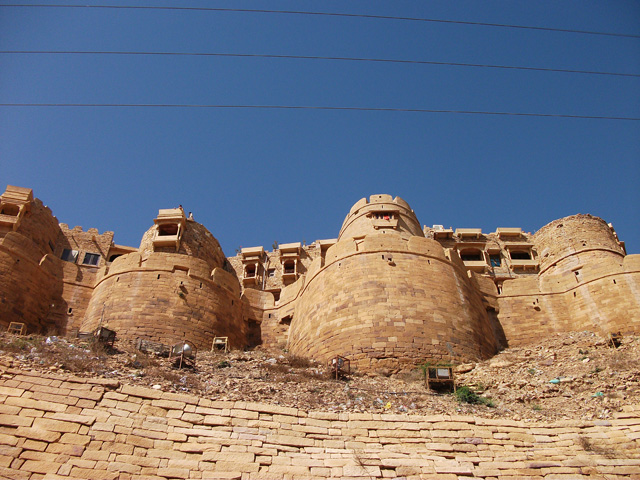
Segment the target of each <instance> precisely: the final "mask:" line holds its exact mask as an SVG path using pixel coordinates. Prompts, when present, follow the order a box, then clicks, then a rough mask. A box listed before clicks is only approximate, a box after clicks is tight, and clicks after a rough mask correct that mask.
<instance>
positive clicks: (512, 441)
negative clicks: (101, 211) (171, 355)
mask: <svg viewBox="0 0 640 480" xmlns="http://www.w3.org/2000/svg"><path fill="white" fill-rule="evenodd" d="M2 373H3V375H2V376H1V377H0V476H1V477H2V478H10V479H24V480H41V479H47V480H63V479H65V480H66V479H70V478H78V479H83V480H87V479H96V480H98V479H100V480H116V479H123V478H128V479H131V480H138V479H139V480H142V479H151V478H153V479H170V478H179V479H185V478H194V479H202V480H206V479H222V478H226V479H237V480H251V479H271V480H285V479H308V478H352V479H364V478H437V479H441V480H457V479H460V478H482V479H487V480H489V479H492V480H493V479H505V480H506V479H514V478H519V479H525V478H529V479H536V480H543V479H547V480H552V479H553V480H558V479H569V478H571V479H587V478H590V479H596V478H607V479H621V478H638V476H640V432H638V428H637V427H638V424H640V407H638V406H627V407H624V409H623V411H622V412H619V413H616V414H614V416H613V419H611V420H599V421H579V420H567V421H562V422H555V423H525V422H520V421H512V420H501V419H487V418H481V417H475V416H449V415H431V416H422V415H396V414H388V415H387V414H371V413H330V412H322V411H305V410H300V409H297V408H290V407H282V406H277V405H267V404H261V403H249V402H224V401H216V400H210V399H207V398H200V397H195V396H192V395H181V394H173V393H166V392H161V391H158V390H152V389H147V388H142V387H134V386H130V385H120V384H119V383H118V382H117V381H115V380H108V379H85V378H78V377H71V376H58V375H52V374H44V375H43V374H40V373H35V372H22V371H20V370H14V369H8V370H6V371H3V372H2ZM585 440H586V441H585Z"/></svg>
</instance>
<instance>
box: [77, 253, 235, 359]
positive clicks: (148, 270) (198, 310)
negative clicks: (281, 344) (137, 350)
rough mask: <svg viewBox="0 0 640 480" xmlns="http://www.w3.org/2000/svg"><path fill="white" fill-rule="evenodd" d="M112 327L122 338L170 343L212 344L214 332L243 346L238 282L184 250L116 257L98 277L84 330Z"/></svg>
mask: <svg viewBox="0 0 640 480" xmlns="http://www.w3.org/2000/svg"><path fill="white" fill-rule="evenodd" d="M100 324H102V325H103V326H108V327H109V328H112V329H114V330H116V331H117V332H118V336H120V337H122V338H131V339H135V338H139V337H140V338H145V339H149V340H153V341H156V342H161V343H165V344H170V343H173V342H177V341H179V340H184V339H186V340H190V341H191V342H194V343H195V344H196V346H197V347H198V348H200V349H211V344H212V341H213V338H214V337H215V336H228V337H229V343H230V345H231V346H233V347H235V348H242V347H244V346H245V342H246V335H247V327H246V322H244V321H243V316H242V302H241V301H240V287H239V285H238V283H237V279H236V278H235V277H234V276H233V275H232V274H230V273H228V272H226V271H224V270H222V269H221V268H219V267H218V268H215V269H214V270H213V272H212V271H211V270H210V269H209V265H208V264H207V262H205V261H204V260H201V259H198V258H193V257H189V256H186V255H181V254H169V253H149V254H148V256H147V257H146V258H145V259H144V260H143V258H142V256H141V255H140V254H138V253H130V254H128V255H123V256H121V257H119V258H117V259H116V260H115V261H114V262H113V264H112V265H111V268H110V269H109V272H108V273H107V274H106V275H105V276H104V277H103V278H101V279H99V280H98V282H97V285H96V287H95V290H94V293H93V296H92V298H91V301H90V303H89V307H88V309H87V313H86V316H85V320H84V322H83V324H82V330H83V331H89V330H92V329H94V328H96V327H98V325H100Z"/></svg>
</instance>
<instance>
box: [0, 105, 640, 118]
mask: <svg viewBox="0 0 640 480" xmlns="http://www.w3.org/2000/svg"><path fill="white" fill-rule="evenodd" d="M0 107H125V108H212V109H213V108H218V109H262V110H337V111H359V112H408V113H452V114H462V115H505V116H513V117H543V118H573V119H587V120H626V121H634V122H637V121H640V117H616V116H606V115H571V114H562V113H527V112H492V111H487V110H440V109H429V108H384V107H335V106H313V105H217V104H189V103H0Z"/></svg>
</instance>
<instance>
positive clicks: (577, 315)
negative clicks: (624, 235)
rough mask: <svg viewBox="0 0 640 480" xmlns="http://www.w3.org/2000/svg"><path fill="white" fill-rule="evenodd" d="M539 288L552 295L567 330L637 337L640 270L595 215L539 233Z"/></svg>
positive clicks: (558, 320) (559, 222)
mask: <svg viewBox="0 0 640 480" xmlns="http://www.w3.org/2000/svg"><path fill="white" fill-rule="evenodd" d="M534 242H535V245H536V248H537V249H538V253H539V255H540V275H539V278H540V280H539V281H540V287H541V289H542V291H543V292H545V293H552V294H555V295H552V296H551V297H552V298H553V299H554V300H553V301H554V303H553V305H552V307H553V311H554V314H555V321H556V323H557V324H558V325H562V326H563V328H564V329H565V330H579V329H581V330H592V331H594V330H595V331H601V332H602V333H604V334H607V333H611V332H618V331H623V332H638V331H640V318H639V317H638V316H637V315H636V314H635V312H638V311H639V310H640V295H639V294H638V286H640V275H639V273H638V267H639V266H640V264H639V262H638V260H637V258H638V256H636V255H629V256H627V255H625V251H624V248H623V247H622V245H621V243H620V242H619V241H618V238H617V236H616V234H615V231H614V230H613V228H612V227H611V226H610V225H609V224H607V223H606V222H605V221H604V220H602V219H601V218H598V217H595V216H592V215H572V216H570V217H565V218H561V219H559V220H555V221H553V222H551V223H549V224H547V225H545V226H544V227H542V228H541V229H540V230H538V231H537V232H536V234H535V235H534Z"/></svg>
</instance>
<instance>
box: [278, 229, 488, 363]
mask: <svg viewBox="0 0 640 480" xmlns="http://www.w3.org/2000/svg"><path fill="white" fill-rule="evenodd" d="M325 262H326V263H325V265H324V266H323V267H322V269H320V270H318V271H317V272H316V273H315V275H313V276H309V278H307V279H306V285H305V286H304V289H303V291H302V292H301V295H300V298H299V299H298V301H297V304H296V309H295V316H294V318H293V322H292V324H291V331H290V334H289V350H290V351H291V352H292V353H294V354H298V355H304V356H308V357H311V358H314V359H316V360H321V361H326V360H328V359H330V358H332V357H335V356H336V355H342V356H346V357H348V358H350V360H351V365H352V367H357V368H358V369H361V370H370V369H375V368H386V367H398V366H402V365H403V364H405V365H407V366H408V365H415V364H417V363H424V361H425V360H432V361H437V360H449V359H455V360H458V361H460V360H471V359H480V358H487V357H488V356H491V355H492V354H493V353H495V339H494V336H493V334H492V330H491V326H490V323H489V319H488V316H487V314H486V310H485V308H484V307H483V305H482V300H481V299H480V297H479V296H478V294H477V293H476V292H475V291H474V289H473V287H472V285H471V283H470V282H469V278H468V277H467V275H466V272H465V271H464V270H463V269H461V268H460V267H459V266H456V265H454V264H453V263H452V262H450V261H449V260H448V259H447V258H446V257H445V254H444V251H443V250H442V247H441V246H440V245H439V244H438V243H437V242H435V241H433V240H429V239H425V238H421V237H412V238H411V239H410V240H409V241H404V240H403V239H402V238H400V237H399V236H395V235H388V234H379V235H368V236H367V237H366V238H365V239H364V240H363V241H362V242H361V243H358V242H356V241H354V240H352V239H349V240H342V241H339V242H338V243H337V244H336V245H334V246H333V247H331V248H330V249H329V250H328V251H327V254H326V258H325ZM310 270H311V269H310Z"/></svg>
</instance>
